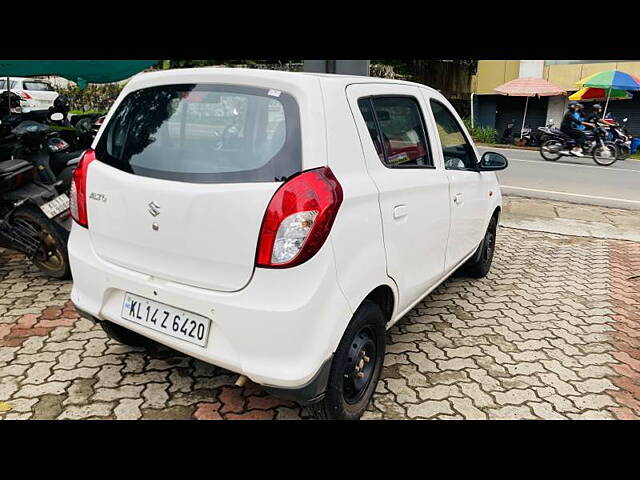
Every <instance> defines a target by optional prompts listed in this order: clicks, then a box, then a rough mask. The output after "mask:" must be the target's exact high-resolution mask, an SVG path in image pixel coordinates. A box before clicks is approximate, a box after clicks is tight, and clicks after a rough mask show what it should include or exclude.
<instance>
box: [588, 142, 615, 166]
mask: <svg viewBox="0 0 640 480" xmlns="http://www.w3.org/2000/svg"><path fill="white" fill-rule="evenodd" d="M591 155H592V157H593V161H594V162H596V163H597V164H598V165H602V166H603V167H608V166H609V165H613V164H614V163H616V160H618V155H619V153H618V147H617V146H616V144H615V143H613V142H604V145H596V146H595V147H593V150H592V152H591Z"/></svg>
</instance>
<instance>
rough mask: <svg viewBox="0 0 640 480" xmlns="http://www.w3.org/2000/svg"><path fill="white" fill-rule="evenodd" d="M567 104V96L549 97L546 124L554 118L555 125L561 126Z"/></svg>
mask: <svg viewBox="0 0 640 480" xmlns="http://www.w3.org/2000/svg"><path fill="white" fill-rule="evenodd" d="M566 105H567V97H562V96H555V97H549V103H548V105H547V118H546V121H545V124H548V123H549V121H550V120H553V122H554V125H555V126H557V127H559V126H560V122H561V121H562V117H563V116H564V112H565V110H566Z"/></svg>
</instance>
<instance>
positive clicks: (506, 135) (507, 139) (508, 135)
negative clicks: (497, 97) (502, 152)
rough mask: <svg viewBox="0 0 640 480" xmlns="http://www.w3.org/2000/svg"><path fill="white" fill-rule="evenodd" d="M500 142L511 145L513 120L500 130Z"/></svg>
mask: <svg viewBox="0 0 640 480" xmlns="http://www.w3.org/2000/svg"><path fill="white" fill-rule="evenodd" d="M500 143H501V144H503V145H511V144H512V143H513V122H511V123H508V124H507V128H505V129H504V131H503V132H502V136H501V137H500Z"/></svg>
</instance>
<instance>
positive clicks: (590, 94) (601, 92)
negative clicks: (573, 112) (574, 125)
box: [569, 87, 631, 100]
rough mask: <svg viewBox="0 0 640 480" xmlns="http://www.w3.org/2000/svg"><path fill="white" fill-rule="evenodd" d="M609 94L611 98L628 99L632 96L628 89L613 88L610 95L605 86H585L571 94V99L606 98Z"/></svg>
mask: <svg viewBox="0 0 640 480" xmlns="http://www.w3.org/2000/svg"><path fill="white" fill-rule="evenodd" d="M608 96H610V99H611V100H628V99H630V98H631V94H630V93H629V92H627V91H626V90H611V94H610V95H609V91H608V90H606V89H604V88H591V87H584V88H583V89H581V90H578V91H577V92H576V93H574V94H573V95H571V96H569V100H606V99H607V97H608Z"/></svg>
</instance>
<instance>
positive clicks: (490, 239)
mask: <svg viewBox="0 0 640 480" xmlns="http://www.w3.org/2000/svg"><path fill="white" fill-rule="evenodd" d="M497 230H498V219H497V217H496V216H493V217H491V221H490V222H489V226H488V227H487V231H486V232H485V234H484V238H483V239H482V242H481V243H480V246H479V247H478V250H476V253H475V254H474V255H473V257H471V259H470V260H468V261H467V263H466V264H465V265H464V269H463V270H464V272H465V273H467V274H468V275H470V276H471V277H473V278H483V277H485V276H486V275H487V273H489V270H490V269H491V263H492V262H493V253H494V252H495V249H496V233H497Z"/></svg>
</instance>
